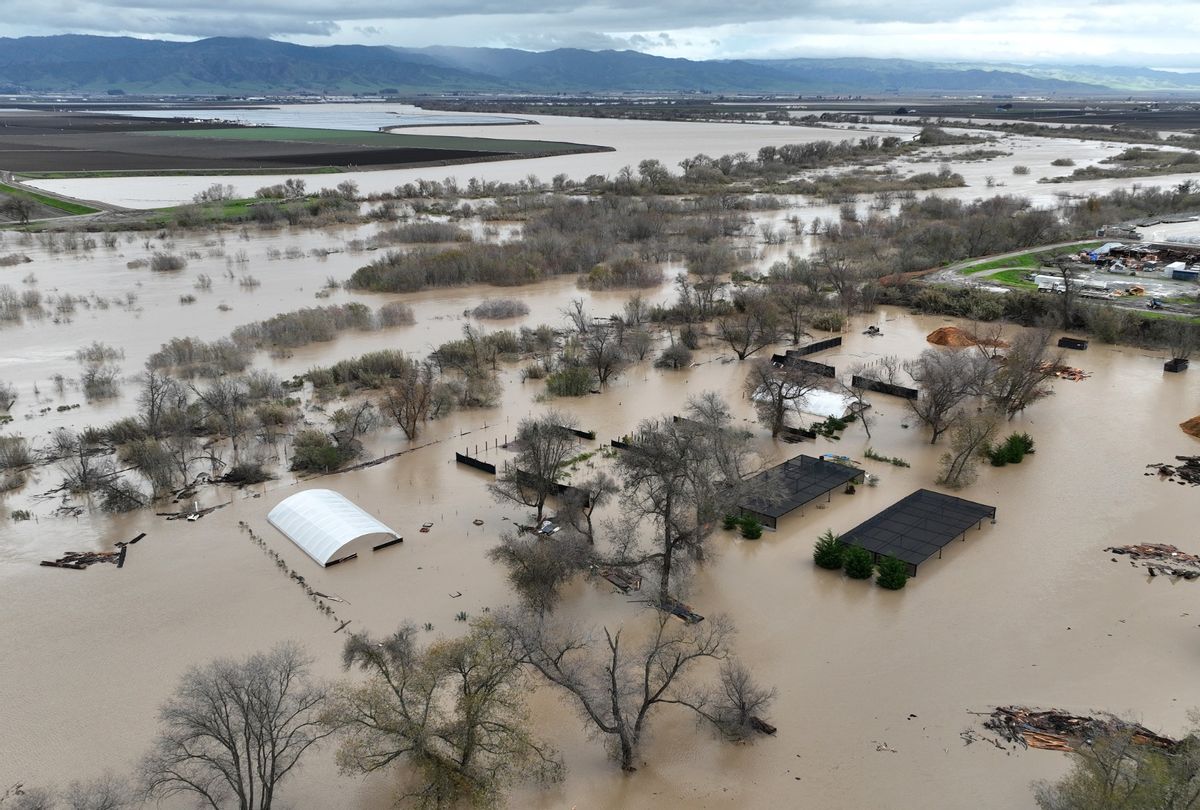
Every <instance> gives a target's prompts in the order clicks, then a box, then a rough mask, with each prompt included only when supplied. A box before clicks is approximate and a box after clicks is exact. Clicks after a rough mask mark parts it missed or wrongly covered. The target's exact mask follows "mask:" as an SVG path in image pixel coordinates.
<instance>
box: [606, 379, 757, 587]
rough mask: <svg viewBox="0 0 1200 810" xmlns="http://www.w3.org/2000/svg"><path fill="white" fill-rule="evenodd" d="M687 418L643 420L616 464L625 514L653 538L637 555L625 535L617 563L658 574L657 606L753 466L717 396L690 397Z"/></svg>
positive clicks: (699, 552) (740, 493) (631, 535)
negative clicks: (649, 528)
mask: <svg viewBox="0 0 1200 810" xmlns="http://www.w3.org/2000/svg"><path fill="white" fill-rule="evenodd" d="M685 413H686V416H684V417H683V418H679V419H675V418H661V419H652V420H646V421H643V422H642V423H641V424H640V425H639V426H638V430H637V433H636V434H635V437H634V440H633V443H632V444H631V446H630V448H629V449H627V450H623V451H622V452H621V455H620V456H619V457H618V460H617V467H618V470H619V471H620V474H621V477H622V479H623V481H624V488H625V494H626V496H627V497H626V499H625V501H624V503H625V506H626V511H627V513H628V514H629V515H630V516H631V518H632V519H634V520H637V519H646V520H650V521H652V522H653V523H654V525H655V528H656V535H657V536H656V538H655V539H654V541H652V544H651V545H650V547H648V548H646V549H641V548H640V547H639V546H638V543H637V535H636V532H634V531H623V532H621V537H620V539H619V541H618V543H617V550H616V553H615V556H616V558H617V559H618V560H620V561H621V562H622V563H623V564H626V565H634V566H645V565H649V566H654V567H657V569H658V573H659V587H658V598H659V599H660V600H661V601H663V602H666V601H668V600H669V599H670V586H671V577H672V575H673V573H674V572H675V568H676V566H677V564H678V563H680V562H682V560H681V558H680V555H686V558H690V559H696V560H699V559H703V557H704V545H705V541H706V540H707V538H708V536H709V535H710V534H711V533H712V531H713V528H714V526H715V524H716V521H717V520H718V519H719V518H720V517H721V516H722V515H724V514H726V513H728V512H731V511H733V509H734V508H735V505H736V504H737V503H738V502H739V501H740V500H741V499H742V498H743V497H744V496H745V495H746V483H745V479H746V477H747V474H748V472H749V471H750V470H749V468H750V463H751V454H750V448H749V441H748V439H749V435H748V434H747V433H746V432H744V431H741V430H739V429H736V428H734V427H733V424H732V418H731V416H730V414H729V410H728V406H726V405H725V403H724V401H722V400H721V398H720V397H719V396H717V395H716V394H713V393H711V392H710V393H706V394H702V395H700V396H698V397H693V398H692V399H691V400H690V401H689V403H688V408H687V410H686V412H685Z"/></svg>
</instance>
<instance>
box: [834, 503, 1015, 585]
mask: <svg viewBox="0 0 1200 810" xmlns="http://www.w3.org/2000/svg"><path fill="white" fill-rule="evenodd" d="M984 518H990V519H992V520H995V519H996V507H994V506H988V505H987V504H983V503H975V502H974V501H967V500H963V499H962V498H955V497H954V496H953V495H943V494H942V493H940V492H934V491H932V490H929V489H918V490H917V491H916V492H914V493H912V494H911V495H909V496H908V497H906V498H903V499H901V500H899V501H896V502H895V503H894V504H892V505H891V506H889V507H888V508H887V509H884V510H883V511H882V512H880V513H879V514H877V515H875V516H874V517H872V518H871V519H869V520H867V521H866V522H865V523H860V524H859V525H857V526H855V527H854V528H853V529H851V530H850V531H848V532H844V533H843V534H842V536H841V540H842V542H843V543H845V544H846V545H850V546H858V547H859V548H865V549H866V550H867V551H869V552H871V557H872V559H874V560H875V561H876V562H878V561H879V559H880V558H882V557H895V558H896V559H897V560H900V561H901V562H904V563H906V564H907V565H908V573H909V576H916V574H917V566H919V565H920V564H921V563H923V562H925V561H926V560H928V559H929V558H930V557H932V556H933V555H934V554H936V555H938V556H939V557H940V556H941V555H942V548H943V547H945V546H946V545H947V544H948V543H949V542H950V541H951V540H954V539H956V538H958V537H962V536H963V535H964V534H966V532H967V530H968V529H970V528H971V527H972V526H976V527H980V528H981V527H982V525H983V520H984ZM963 539H966V538H965V537H964V538H963Z"/></svg>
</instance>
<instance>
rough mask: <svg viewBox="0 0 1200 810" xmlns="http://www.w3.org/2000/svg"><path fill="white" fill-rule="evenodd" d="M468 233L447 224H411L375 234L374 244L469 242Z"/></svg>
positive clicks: (469, 235)
mask: <svg viewBox="0 0 1200 810" xmlns="http://www.w3.org/2000/svg"><path fill="white" fill-rule="evenodd" d="M470 241H471V234H470V232H469V231H467V230H465V229H463V228H460V227H459V226H457V225H451V224H450V223H448V222H411V223H409V224H407V225H397V226H396V227H395V228H388V229H387V230H381V231H379V233H377V234H375V242H376V244H389V243H405V242H406V243H410V244H411V243H416V242H425V243H439V242H470Z"/></svg>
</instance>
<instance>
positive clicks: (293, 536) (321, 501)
mask: <svg viewBox="0 0 1200 810" xmlns="http://www.w3.org/2000/svg"><path fill="white" fill-rule="evenodd" d="M267 521H268V522H269V523H270V524H271V525H272V526H274V527H275V528H276V529H279V531H281V532H283V534H284V535H286V536H287V538H288V539H289V540H291V541H292V542H293V543H295V544H296V545H297V546H299V547H300V549H301V550H302V551H303V552H304V553H305V554H307V555H308V556H309V557H312V559H313V561H314V562H316V563H317V565H320V566H328V565H333V564H334V563H339V562H342V561H343V560H348V559H350V558H351V557H356V556H358V552H357V550H356V549H351V548H350V546H352V545H353V544H354V543H355V541H356V540H359V539H360V538H363V537H369V536H371V535H387V536H388V538H389V539H388V540H386V541H384V542H382V543H380V544H379V546H376V548H379V547H381V546H385V545H390V544H391V543H394V542H398V541H400V540H402V539H403V538H402V537H400V535H398V534H397V533H396V532H395V531H393V530H392V529H390V528H389V527H388V526H386V525H384V524H383V523H381V522H380V521H378V520H376V519H375V518H374V517H372V516H371V515H370V514H369V513H367V512H366V511H365V510H363V509H362V508H361V507H359V506H357V505H356V504H354V503H352V502H351V501H349V500H347V499H346V498H345V497H344V496H343V495H342V494H341V493H338V492H334V491H333V490H331V489H306V490H304V491H303V492H297V493H296V494H295V495H291V496H289V497H287V498H284V499H283V500H282V501H280V502H279V503H278V504H277V505H276V506H275V508H274V509H272V510H271V511H270V512H268V513H267Z"/></svg>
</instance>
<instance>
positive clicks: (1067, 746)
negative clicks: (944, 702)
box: [983, 706, 1179, 752]
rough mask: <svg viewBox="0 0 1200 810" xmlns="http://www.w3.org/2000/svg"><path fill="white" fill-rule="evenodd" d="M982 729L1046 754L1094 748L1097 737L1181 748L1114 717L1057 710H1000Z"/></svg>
mask: <svg viewBox="0 0 1200 810" xmlns="http://www.w3.org/2000/svg"><path fill="white" fill-rule="evenodd" d="M983 726H984V728H988V729H991V730H992V731H995V732H997V733H998V734H999V735H1000V736H1001V737H1002V738H1003V739H1005V740H1008V741H1009V742H1014V743H1018V744H1020V745H1022V746H1025V747H1028V748H1040V749H1042V750H1045V751H1063V752H1071V751H1074V750H1075V749H1076V748H1078V747H1079V746H1081V745H1091V744H1092V743H1093V742H1094V741H1095V739H1096V737H1098V736H1102V735H1114V734H1128V735H1130V739H1131V740H1132V741H1133V742H1134V743H1135V744H1136V745H1152V746H1154V747H1156V748H1162V749H1163V750H1165V751H1172V750H1174V749H1175V747H1176V746H1177V745H1179V741H1178V740H1173V739H1171V738H1170V737H1164V736H1162V735H1160V734H1155V733H1154V732H1153V731H1151V730H1150V729H1148V728H1146V727H1145V726H1143V725H1140V724H1138V723H1131V722H1129V721H1127V720H1122V719H1120V718H1118V717H1114V716H1113V715H1111V714H1101V715H1098V716H1095V717H1089V716H1086V715H1076V714H1069V713H1068V712H1063V711H1059V710H1057V709H1049V710H1046V711H1039V710H1037V709H1030V708H1026V707H1024V706H1000V707H997V708H996V709H994V710H993V711H992V713H991V715H989V716H988V719H987V720H985V721H984V722H983Z"/></svg>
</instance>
